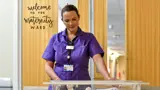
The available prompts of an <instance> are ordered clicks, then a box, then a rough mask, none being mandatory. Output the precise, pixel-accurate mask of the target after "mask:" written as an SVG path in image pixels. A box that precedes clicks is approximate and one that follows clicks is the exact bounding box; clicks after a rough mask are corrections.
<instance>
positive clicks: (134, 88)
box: [44, 80, 149, 90]
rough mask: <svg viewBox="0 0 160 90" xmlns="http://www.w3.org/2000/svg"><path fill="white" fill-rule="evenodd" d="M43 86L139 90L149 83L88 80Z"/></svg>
mask: <svg viewBox="0 0 160 90" xmlns="http://www.w3.org/2000/svg"><path fill="white" fill-rule="evenodd" d="M44 84H48V85H49V84H51V85H54V86H56V88H57V89H56V90H58V87H60V86H62V85H66V86H69V89H68V90H74V89H73V88H72V87H73V86H76V87H78V86H79V85H91V89H88V90H141V85H148V84H149V83H146V82H142V81H123V80H101V81H97V80H94V81H90V80H88V81H87V80H84V81H83V80H79V81H74V80H69V81H61V80H60V81H54V80H52V81H50V82H44ZM113 86H116V87H117V88H113ZM124 87H125V88H126V89H122V88H124Z"/></svg>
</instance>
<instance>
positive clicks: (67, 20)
mask: <svg viewBox="0 0 160 90" xmlns="http://www.w3.org/2000/svg"><path fill="white" fill-rule="evenodd" d="M63 23H64V24H65V26H66V28H67V29H68V30H69V31H70V32H74V31H77V29H78V26H79V17H78V15H77V13H76V12H75V11H66V12H64V13H63Z"/></svg>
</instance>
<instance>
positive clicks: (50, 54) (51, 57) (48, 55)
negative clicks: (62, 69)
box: [42, 36, 55, 62]
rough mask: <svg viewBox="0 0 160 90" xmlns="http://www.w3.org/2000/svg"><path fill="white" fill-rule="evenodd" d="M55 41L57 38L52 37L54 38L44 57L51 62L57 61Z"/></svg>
mask: <svg viewBox="0 0 160 90" xmlns="http://www.w3.org/2000/svg"><path fill="white" fill-rule="evenodd" d="M54 40H55V36H52V38H51V39H50V41H49V43H48V45H47V47H46V49H45V51H44V53H43V55H42V58H43V59H45V60H49V61H52V62H54V61H55V50H54V48H53V44H54Z"/></svg>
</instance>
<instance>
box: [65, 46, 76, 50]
mask: <svg viewBox="0 0 160 90" xmlns="http://www.w3.org/2000/svg"><path fill="white" fill-rule="evenodd" d="M66 49H67V50H68V49H69V50H73V49H74V46H66Z"/></svg>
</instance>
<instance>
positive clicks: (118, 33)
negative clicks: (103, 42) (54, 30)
mask: <svg viewBox="0 0 160 90" xmlns="http://www.w3.org/2000/svg"><path fill="white" fill-rule="evenodd" d="M58 3H59V10H61V8H62V7H64V6H65V5H66V4H67V3H69V4H74V5H77V0H58ZM106 8H107V9H108V25H107V26H108V48H110V49H111V50H114V51H117V52H118V53H120V54H124V53H125V52H124V51H125V26H124V25H125V16H124V15H125V0H107V6H106ZM59 21H61V20H59ZM59 27H61V28H62V26H59Z"/></svg>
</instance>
